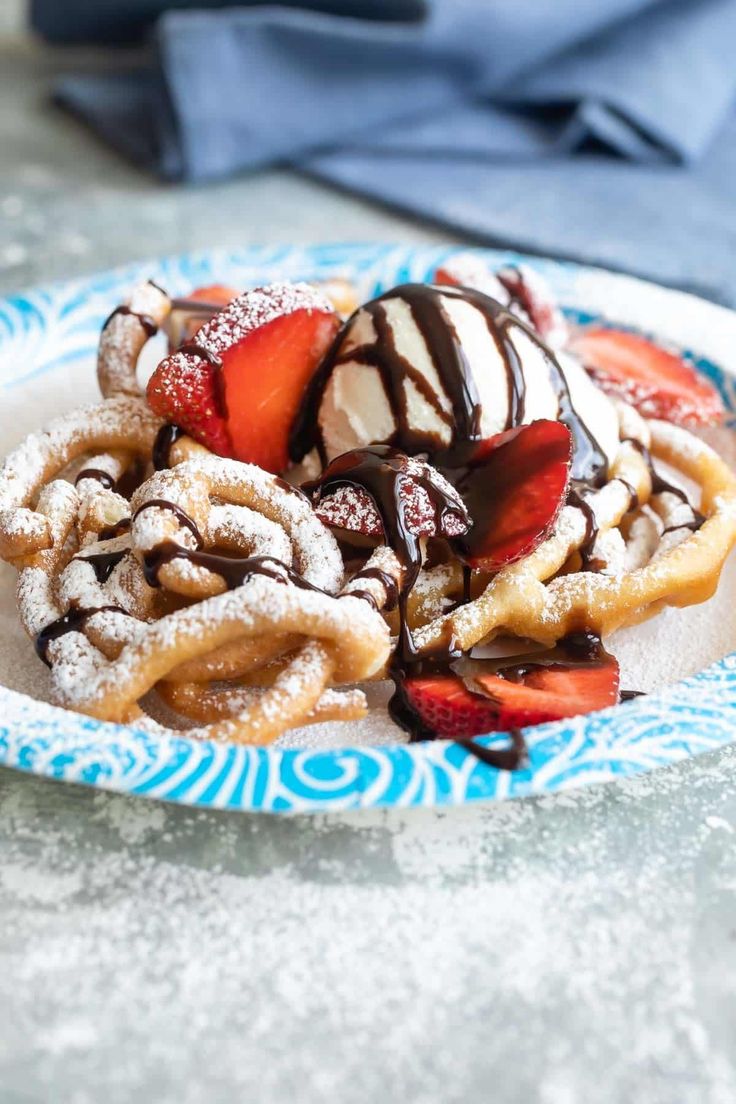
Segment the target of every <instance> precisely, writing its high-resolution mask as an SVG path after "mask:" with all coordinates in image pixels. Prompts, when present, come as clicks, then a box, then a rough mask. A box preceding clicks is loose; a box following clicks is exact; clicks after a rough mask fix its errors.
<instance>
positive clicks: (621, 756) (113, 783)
mask: <svg viewBox="0 0 736 1104" xmlns="http://www.w3.org/2000/svg"><path fill="white" fill-rule="evenodd" d="M452 252H455V250H451V249H442V248H436V247H432V248H415V249H408V248H405V247H394V246H386V245H334V246H331V245H325V246H319V247H313V248H291V247H287V246H275V247H260V246H259V247H254V248H251V249H247V250H242V251H238V252H233V253H230V252H227V251H211V252H207V253H199V254H190V255H186V256H183V257H174V258H169V259H166V260H164V261H158V262H155V263H151V264H142V265H133V266H128V267H126V268H122V269H117V270H115V271H113V272H109V273H105V274H102V275H99V276H96V277H92V278H89V279H82V280H76V281H71V282H69V283H65V284H57V285H52V286H49V287H46V288H42V289H39V290H35V291H31V292H28V293H25V294H23V295H17V296H13V297H10V298H7V299H4V300H0V394H1V393H2V392H3V391H6V392H7V391H9V390H11V389H14V388H17V387H23V386H25V385H27V384H28V382H29V381H30V380H31V379H34V378H36V377H39V376H42V375H43V374H45V373H47V372H53V371H54V370H55V369H57V368H58V367H59V366H60V365H62V364H64V363H66V362H68V361H69V360H72V359H81V358H87V359H91V358H92V357H93V354H94V350H95V347H96V343H97V336H98V334H99V329H100V325H101V323H102V321H103V319H104V317H105V316H106V315H107V313H109V311H110V310H111V309H112V307H113V306H115V304H116V303H118V302H119V301H120V299H121V297H122V296H123V295H124V294H125V291H126V289H127V288H129V287H130V285H131V284H133V283H135V282H136V281H137V280H140V279H142V278H147V277H151V278H153V279H155V280H156V281H157V282H159V283H161V284H162V285H164V286H166V287H167V288H168V289H169V290H170V291H171V292H172V293H184V292H186V291H187V290H188V289H190V288H191V287H193V286H196V285H198V284H200V285H202V284H209V283H215V282H217V283H232V284H234V285H235V286H248V285H253V284H256V283H263V282H267V281H268V280H270V279H274V278H276V277H279V278H291V279H324V278H327V277H333V276H336V275H346V276H349V277H351V278H353V279H355V280H357V282H358V284H359V287H360V290H361V294H363V295H364V296H365V297H366V298H367V297H368V296H370V295H372V294H374V293H377V292H378V291H379V290H381V289H382V288H385V287H387V286H391V285H393V284H396V283H399V282H403V281H408V280H420V281H421V280H426V279H428V278H429V277H430V276H431V273H432V272H433V271H434V269H435V268H436V266H437V264H438V263H439V262H440V261H441V260H443V258H445V257H446V256H448V255H449V254H451V253H452ZM482 253H483V255H484V256H486V257H487V258H488V260H489V262H490V263H493V264H501V263H514V262H515V261H519V260H520V259H522V258H520V257H519V256H518V255H516V254H510V253H498V252H495V251H489V250H485V251H482ZM523 260H524V261H525V262H527V263H531V264H533V265H535V266H536V267H537V268H539V269H540V271H542V272H543V273H544V275H545V276H547V278H548V279H550V281H551V282H552V284H553V286H555V287H556V289H557V291H558V293H559V294H560V297H561V299H562V300H563V302H566V303H570V304H572V306H571V309H570V313H571V315H573V316H575V317H577V318H578V319H581V320H584V319H589V318H593V317H600V316H601V315H605V313H606V309H605V304H606V302H607V301H608V300H607V297H603V300H602V301H601V302H600V303H596V304H593V306H594V309H593V310H590V309H586V305H585V300H586V296H587V294H588V291H589V286H588V285H589V281H588V278H589V277H591V278H592V284H590V286H591V287H595V286H597V285H598V284H602V285H603V286H606V285H605V281H606V280H609V281H611V282H612V284H611V286H612V287H614V288H615V287H616V286H617V285H620V286H621V287H622V289H623V291H627V290H629V291H630V290H631V289H632V288H635V287H639V288H642V287H646V286H645V285H641V284H640V283H639V282H638V281H633V280H630V279H629V278H626V277H614V276H607V275H605V274H603V273H596V272H595V270H591V269H585V268H582V267H578V266H575V265H570V264H563V263H559V262H552V261H543V260H537V259H534V260H531V259H528V258H523ZM596 281H597V283H596ZM648 290H649V291H650V292H651V293H653V294H662V295H664V294H668V295H670V294H672V293H665V292H663V291H661V289H648ZM581 296H582V298H583V301H582V302H581V301H580V297H581ZM680 298H681V299H682V300H683V301H684V300H688V301H689V303H690V304H691V309H693V308H692V304H693V300H691V299H689V298H688V297H684V296H683V297H680ZM614 299H615V296H614ZM696 309H702V310H703V311H707V312H711V314H713V316H714V317H716V312H722V308H718V307H714V306H712V305H710V304H699V305H698V306H697V308H696ZM723 314H724V315H725V314H726V312H723ZM612 317H613V318H614V319H615V317H616V316H615V313H613V314H612ZM626 317H627V318H628V315H627V316H626ZM729 319H730V321H729V325H730V326H731V327H733V321H732V320H731V319H732V316H729ZM619 321H620V318H619ZM636 321H637V322H638V320H636ZM668 336H673V335H668ZM681 345H682V346H683V347H686V346H687V342H686V341H683V342H682V343H681ZM691 355H692V356H693V359H694V360H695V361H696V363H697V365H698V367H699V368H700V369H701V370H702V371H704V372H705V373H706V374H707V375H709V376H710V378H711V379H712V380H713V381H714V382H715V383H716V384H717V386H718V387H719V389H720V391H721V393H722V395H723V398H724V400H725V402H726V405H727V408H728V410H729V413H730V417H731V422H732V423H733V420H734V419H733V412H734V410H736V381H735V380H734V378H733V376H731V375H730V374H728V373H727V372H725V371H724V370H723V369H722V368H721V367H719V365H718V364H717V363H715V362H714V361H713V360H712V359H710V357H704V356H702V355H700V352H699V353H698V354H697V355H696V354H695V353H693V354H691ZM0 707H1V708H0V763H3V764H5V765H7V766H10V767H15V768H17V769H19V770H24V771H30V772H33V773H36V774H40V775H45V776H47V777H50V778H56V779H62V780H65V781H68V782H77V783H84V784H87V785H93V786H99V787H102V788H104V789H110V790H119V791H124V792H127V793H133V794H141V795H145V796H147V797H153V798H159V799H164V800H167V801H177V802H182V803H185V804H189V805H198V806H203V807H210V808H223V809H239V810H259V811H263V812H271V813H285V812H312V811H318V810H319V811H325V810H343V809H357V808H369V807H376V806H412V805H424V806H440V805H460V804H463V803H465V802H469V801H479V800H489V799H505V798H510V797H518V796H523V795H527V794H540V793H549V792H553V791H555V790H560V789H564V788H570V787H573V786H580V785H583V784H587V783H592V782H602V781H610V780H612V779H615V778H621V777H624V776H626V775H632V774H636V773H640V772H643V771H649V770H653V769H655V768H656V767H661V766H666V765H667V764H670V763H674V762H677V761H678V760H681V759H685V758H688V757H689V756H693V755H697V754H699V753H700V752H703V751H708V750H711V749H713V748H716V747H719V746H720V745H722V744H726V743H729V742H730V741H731V740H732V739H733V732H734V726H736V654H733V655H729V656H726V657H725V658H724V659H722V660H720V661H719V662H717V663H715V664H713V665H712V666H710V667H708V668H707V669H706V670H704V671H702V672H700V673H699V674H697V675H695V676H693V677H692V678H689V679H686V680H684V681H682V682H679V683H677V684H675V685H674V686H670V687H667V688H666V689H664V690H662V691H660V692H658V693H655V694H652V695H650V696H648V697H646V698H640V699H637V700H635V701H632V702H629V703H626V704H624V705H620V706H616V707H615V708H612V709H607V710H603V711H601V712H599V713H594V714H591V715H589V716H584V717H576V718H573V719H571V720H567V721H560V722H556V723H553V724H547V725H542V726H539V727H537V728H533V729H528V730H527V731H526V733H525V737H526V740H527V744H528V747H529V766H528V769H526V770H523V771H517V772H514V773H513V774H511V773H505V772H501V771H496V770H493V769H491V768H489V767H487V766H484V765H483V764H482V763H480V762H479V761H478V760H477V759H476V758H475V757H474V756H473V755H471V754H469V753H468V752H466V751H464V750H463V749H462V748H461V747H460V746H458V745H457V744H452V743H447V742H445V741H436V742H434V743H427V744H413V745H406V744H396V745H392V746H381V747H345V748H341V749H337V750H335V749H325V750H320V749H309V750H296V749H293V750H292V749H279V748H250V747H238V746H233V745H227V744H214V743H207V742H198V741H194V740H190V739H188V738H186V737H185V736H174V735H163V736H162V735H158V734H156V735H153V734H152V733H150V732H146V731H143V730H140V729H135V728H130V727H127V726H123V725H113V724H107V723H103V722H100V721H97V720H94V719H92V718H89V717H83V716H80V715H78V714H75V713H70V712H67V711H66V710H62V709H58V708H56V707H54V706H50V705H47V704H45V703H42V702H35V701H32V700H31V699H30V698H28V697H26V696H25V695H23V694H19V693H16V692H15V691H12V690H9V689H6V688H2V687H0ZM482 742H484V743H486V744H487V745H488V746H494V745H496V746H500V745H502V744H503V743H504V742H505V737H504V736H503V735H494V736H489V737H484V738H483V740H482Z"/></svg>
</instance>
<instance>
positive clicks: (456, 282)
mask: <svg viewBox="0 0 736 1104" xmlns="http://www.w3.org/2000/svg"><path fill="white" fill-rule="evenodd" d="M434 283H435V284H451V285H452V286H453V287H466V288H473V290H474V291H482V292H483V294H484V295H490V297H491V299H496V300H497V301H498V302H500V303H503V304H504V306H505V305H506V304H507V303H508V298H509V297H508V295H507V294H506V290H505V288H504V286H503V284H502V283H501V281H500V280H499V279H498V278H497V277H496V276H494V274H493V272H491V270H490V268H489V267H488V265H487V264H486V263H485V261H482V260H481V259H480V257H477V256H476V255H475V254H474V253H456V254H455V256H454V257H448V258H447V260H446V261H443V263H442V264H441V265H440V266H439V268H438V269H437V270H436V271H435V274H434Z"/></svg>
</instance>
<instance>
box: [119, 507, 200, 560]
mask: <svg viewBox="0 0 736 1104" xmlns="http://www.w3.org/2000/svg"><path fill="white" fill-rule="evenodd" d="M149 506H158V508H159V510H168V511H169V513H171V514H173V515H174V517H175V518H176V519H177V521H178V522H179V524H180V525H183V526H184V527H185V528H186V529H188V530H189V532H190V533H192V535H193V536H194V539H195V540H196V542H197V547H198V548H202V547H203V546H204V538H203V536H202V534H201V533H200V531H199V529H198V528H197V524H196V522H195V521H194V520H193V519H192V518H190V516H189V514H187V513H186V512H185V511H184V510H182V508H181V506H177V505H176V503H175V502H169V500H168V499H166V498H150V499H149V500H148V502H144V503H143V505H142V506H139V507H138V509H137V510H136V512H135V513H134V514H133V518H132V520H133V521H135V519H136V518H137V517H138V515H139V514H141V513H143V511H144V510H147V509H148V508H149Z"/></svg>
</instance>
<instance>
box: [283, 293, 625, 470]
mask: <svg viewBox="0 0 736 1104" xmlns="http://www.w3.org/2000/svg"><path fill="white" fill-rule="evenodd" d="M392 299H398V300H401V301H402V302H403V303H405V304H406V305H407V307H408V309H409V311H410V312H411V315H412V318H413V320H414V322H415V324H416V326H417V328H418V329H419V331H420V332H421V334H422V337H423V338H424V341H425V344H426V347H427V351H428V353H429V356H430V357H431V360H432V363H433V365H434V368H435V370H436V372H437V375H438V377H439V379H440V382H441V384H442V389H443V391H444V392H445V395H446V397H447V399H448V400H449V404H450V407H451V410H450V411H448V410H446V409H445V408H444V407H443V406H442V404H441V403H440V399H439V397H438V396H437V394H436V393H435V390H434V388H433V387H432V386H431V384H430V383H429V381H428V380H427V379H426V377H425V376H424V374H423V373H422V372H421V371H420V370H419V369H418V368H417V367H416V366H415V365H413V364H412V363H411V362H410V361H409V360H407V359H406V357H404V356H402V355H401V353H400V352H399V350H398V348H397V345H396V340H395V334H394V330H393V328H392V326H391V325H390V323H389V320H388V315H387V311H386V306H385V304H386V303H387V302H388V301H389V300H392ZM443 299H460V300H462V301H464V302H467V303H470V304H471V305H472V306H473V307H475V308H476V310H478V311H479V312H480V314H481V315H482V317H483V319H484V321H485V323H486V326H487V327H488V330H489V333H490V334H491V336H492V338H493V340H494V342H495V344H496V347H497V348H498V351H499V353H500V355H501V356H502V358H503V361H504V364H505V366H506V379H507V381H508V388H509V393H508V399H509V401H508V417H507V423H506V428H508V429H510V428H512V427H514V426H517V425H519V424H521V423H522V422H523V419H524V414H525V404H526V381H525V378H524V374H523V371H522V365H521V362H520V359H519V354H518V352H517V350H516V347H515V345H514V341H513V332H514V328H516V329H520V330H523V332H524V333H525V334H526V336H527V338H528V339H529V340H530V341H533V342H534V343H535V344H536V345H537V346H538V347H539V349H540V351H541V352H542V354H543V356H544V358H545V361H546V363H547V365H548V367H549V372H550V380H551V382H552V385H553V387H554V388H555V391H556V393H557V397H558V403H559V408H560V421H562V422H564V423H565V424H566V425H567V426H568V428H569V429H570V432H571V434H572V437H573V445H574V449H573V465H572V476H573V478H574V479H579V480H584V481H586V482H587V483H589V484H591V485H593V486H597V485H599V484H600V483H601V482H602V481H603V480H604V479H605V476H606V471H607V467H608V461H607V458H606V456H605V454H604V452H603V450H602V449H601V447H600V445H599V444H598V442H597V441H596V440H595V438H594V437H593V435H592V434H591V433H590V431H589V430H588V429H587V427H586V426H585V425H584V423H583V422H582V421H581V420H580V418H579V417H578V415H577V412H576V411H575V409H574V407H573V405H572V401H571V399H570V393H569V389H568V386H567V381H566V379H565V375H564V372H563V370H562V368H561V367H560V365H559V364H558V363H557V360H556V359H555V356H554V354H553V353H552V352H551V350H550V349H548V348H547V346H546V345H545V344H544V343H543V342H542V341H541V340H540V339H539V337H538V336H537V335H536V334H535V333H534V331H533V330H531V329H530V328H529V327H527V326H525V325H524V323H523V322H521V321H520V320H519V318H518V317H517V316H516V315H515V314H512V313H511V312H510V311H509V310H508V309H507V308H506V307H504V306H502V305H501V304H500V303H498V302H497V301H496V300H495V299H492V298H490V296H488V295H484V294H483V293H482V292H479V291H475V290H474V289H472V288H460V287H453V286H450V285H442V286H441V287H435V286H433V285H431V284H402V285H400V286H399V287H396V288H393V289H392V290H391V291H387V292H385V293H384V294H383V295H381V296H380V297H379V298H378V299H374V300H372V301H371V302H370V303H367V304H366V305H365V306H363V307H361V308H360V311H362V312H365V313H366V314H368V315H369V316H370V319H371V321H372V323H373V329H374V332H375V340H373V341H370V342H368V343H366V344H364V345H362V346H359V347H353V348H349V349H347V350H345V351H342V346H343V343H344V341H345V338H346V337H347V335H348V334H349V332H350V328H351V326H352V325H353V323H354V321H355V318H356V315H353V316H352V318H350V319H348V321H347V322H346V323H345V324H344V326H343V327H342V329H341V330H340V332H339V333H338V335H337V337H336V339H335V341H334V343H333V345H332V348H331V349H330V351H329V352H328V354H327V356H326V357H325V359H324V361H323V362H322V364H321V366H320V368H319V370H318V371H317V373H316V374H315V375H314V377H313V378H312V381H311V383H310V385H309V388H308V389H307V393H306V395H305V399H304V403H303V405H302V408H301V410H300V413H299V415H298V417H297V419H296V420H295V423H294V426H293V428H292V432H291V437H290V441H289V451H290V455H291V458H292V459H293V460H295V461H299V460H301V459H303V457H304V456H305V455H306V454H307V453H308V452H309V451H310V449H312V448H314V447H317V449H318V450H319V452H320V454H321V456H322V458H323V460H324V446H323V443H322V439H321V434H320V429H319V409H320V405H321V402H322V397H323V395H324V391H325V388H326V386H327V383H328V381H329V378H330V376H331V374H332V372H333V371H334V369H335V368H336V367H337V366H338V365H339V364H343V363H348V362H356V363H359V364H364V365H367V366H373V367H375V368H376V369H377V370H378V372H379V373H380V376H381V381H382V384H383V389H384V393H385V395H386V399H387V401H388V403H389V406H390V408H391V411H392V413H393V417H394V422H395V426H396V428H395V431H394V433H393V434H392V436H391V438H390V441H389V442H388V443H390V444H395V445H397V446H398V447H400V448H402V449H403V450H404V451H406V452H408V453H420V452H427V453H428V454H429V455H430V456H433V455H435V454H437V453H440V452H441V453H443V454H444V455H443V459H442V463H443V464H446V465H448V466H457V465H458V464H462V463H464V462H465V459H466V454H467V450H468V447H469V446H471V445H472V443H473V442H476V441H478V440H479V439H480V438H481V417H482V407H481V402H480V396H479V393H478V390H477V387H476V383H475V379H474V376H473V372H472V370H471V367H470V364H469V362H468V359H467V356H466V353H465V350H464V348H463V345H462V342H461V341H460V339H459V337H458V334H457V332H456V330H455V328H454V326H453V323H452V320H451V318H450V317H449V315H448V313H447V312H446V310H445V308H444V306H443ZM407 382H411V384H412V385H413V386H414V387H415V388H416V390H417V391H418V392H419V394H420V395H421V397H422V399H424V401H425V402H426V403H428V404H429V406H430V407H431V409H432V411H433V413H434V414H436V416H437V417H438V418H439V419H440V421H441V422H442V423H443V424H444V425H445V426H447V427H448V428H449V429H450V431H451V434H452V439H451V444H450V447H449V449H445V448H444V446H443V443H442V441H441V440H440V439H439V438H438V437H437V435H435V434H432V433H427V432H423V431H419V430H416V429H414V428H413V427H412V426H411V424H410V421H409V413H408V409H407V394H406V386H405V385H406V383H407Z"/></svg>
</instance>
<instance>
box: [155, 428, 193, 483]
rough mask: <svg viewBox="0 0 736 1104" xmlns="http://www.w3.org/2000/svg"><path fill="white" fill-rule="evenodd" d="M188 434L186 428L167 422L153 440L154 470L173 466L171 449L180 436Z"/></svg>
mask: <svg viewBox="0 0 736 1104" xmlns="http://www.w3.org/2000/svg"><path fill="white" fill-rule="evenodd" d="M184 436H186V430H184V429H182V428H181V426H178V425H174V424H173V423H171V422H165V423H164V425H162V426H161V428H160V430H159V431H158V433H157V434H156V440H155V441H154V442H153V452H152V460H153V468H154V471H163V470H164V468H170V467H171V450H172V448H173V447H174V445H175V444H176V442H177V441H178V440H179V438H180V437H184Z"/></svg>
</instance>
